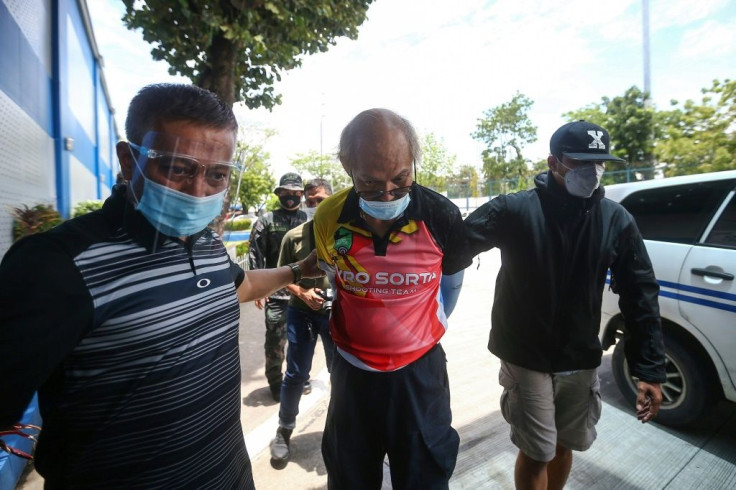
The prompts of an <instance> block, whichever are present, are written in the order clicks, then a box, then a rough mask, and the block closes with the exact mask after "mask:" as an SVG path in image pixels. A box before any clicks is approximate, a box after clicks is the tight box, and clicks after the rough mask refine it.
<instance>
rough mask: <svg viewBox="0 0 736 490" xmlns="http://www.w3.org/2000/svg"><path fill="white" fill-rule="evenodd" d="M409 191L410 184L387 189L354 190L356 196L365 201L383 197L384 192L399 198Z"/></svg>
mask: <svg viewBox="0 0 736 490" xmlns="http://www.w3.org/2000/svg"><path fill="white" fill-rule="evenodd" d="M410 191H411V186H410V185H409V186H406V187H397V188H396V189H391V190H388V191H355V193H356V194H357V195H358V197H360V198H362V199H364V200H366V201H378V200H379V199H381V198H382V197H383V195H384V194H388V195H389V196H393V197H395V198H397V199H401V198H402V197H404V196H405V195H407V194H409V192H410Z"/></svg>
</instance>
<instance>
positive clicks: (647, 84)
mask: <svg viewBox="0 0 736 490" xmlns="http://www.w3.org/2000/svg"><path fill="white" fill-rule="evenodd" d="M641 11H642V29H643V33H642V34H643V38H644V39H643V47H644V92H645V93H646V94H647V95H646V99H645V100H644V103H645V104H646V106H647V107H651V104H652V97H651V94H652V80H651V76H650V72H649V70H650V68H649V0H642V9H641Z"/></svg>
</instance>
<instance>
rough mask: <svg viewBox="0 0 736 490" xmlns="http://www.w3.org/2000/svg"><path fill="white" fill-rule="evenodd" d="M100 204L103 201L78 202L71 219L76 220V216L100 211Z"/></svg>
mask: <svg viewBox="0 0 736 490" xmlns="http://www.w3.org/2000/svg"><path fill="white" fill-rule="evenodd" d="M102 203H103V201H81V202H78V203H77V205H76V206H74V211H73V212H72V218H76V217H77V216H82V215H83V214H87V213H91V212H92V211H96V210H98V209H102Z"/></svg>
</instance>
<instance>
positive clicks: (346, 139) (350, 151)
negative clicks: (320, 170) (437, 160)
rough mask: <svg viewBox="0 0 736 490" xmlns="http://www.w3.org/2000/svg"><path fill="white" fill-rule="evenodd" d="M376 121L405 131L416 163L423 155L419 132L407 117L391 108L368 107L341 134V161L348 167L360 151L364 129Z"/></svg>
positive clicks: (410, 151)
mask: <svg viewBox="0 0 736 490" xmlns="http://www.w3.org/2000/svg"><path fill="white" fill-rule="evenodd" d="M376 122H380V123H382V124H385V125H387V126H388V127H396V128H399V129H400V130H401V131H402V132H403V133H404V137H405V138H406V141H407V143H409V153H410V154H411V159H412V162H414V165H416V164H417V162H419V160H420V159H421V156H422V150H421V147H420V145H419V138H418V137H417V133H416V131H415V130H414V127H413V126H412V125H411V123H410V122H409V121H408V120H407V119H405V118H403V117H401V116H400V115H398V114H396V113H395V112H393V111H391V110H389V109H368V110H366V111H363V112H361V113H360V114H358V115H357V116H355V117H354V118H353V120H352V121H350V122H349V123H348V125H347V126H345V128H344V129H343V130H342V134H341V135H340V148H339V149H338V156H339V158H340V162H342V164H343V165H345V166H346V167H350V162H353V161H355V156H356V154H357V152H358V151H360V149H359V146H360V140H361V139H362V138H364V137H365V134H364V131H365V130H366V129H368V128H370V127H371V126H372V125H374V124H375V123H376Z"/></svg>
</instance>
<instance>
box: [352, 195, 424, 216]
mask: <svg viewBox="0 0 736 490" xmlns="http://www.w3.org/2000/svg"><path fill="white" fill-rule="evenodd" d="M409 201H411V198H410V197H409V194H407V195H405V196H404V197H402V198H399V199H394V200H393V201H366V200H365V199H363V198H362V197H361V198H360V199H359V201H358V202H359V206H360V209H362V210H363V212H364V213H365V214H367V215H368V216H372V217H374V218H376V219H380V220H381V221H389V220H392V219H395V218H398V217H399V216H401V213H403V212H404V211H406V208H407V206H409Z"/></svg>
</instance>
